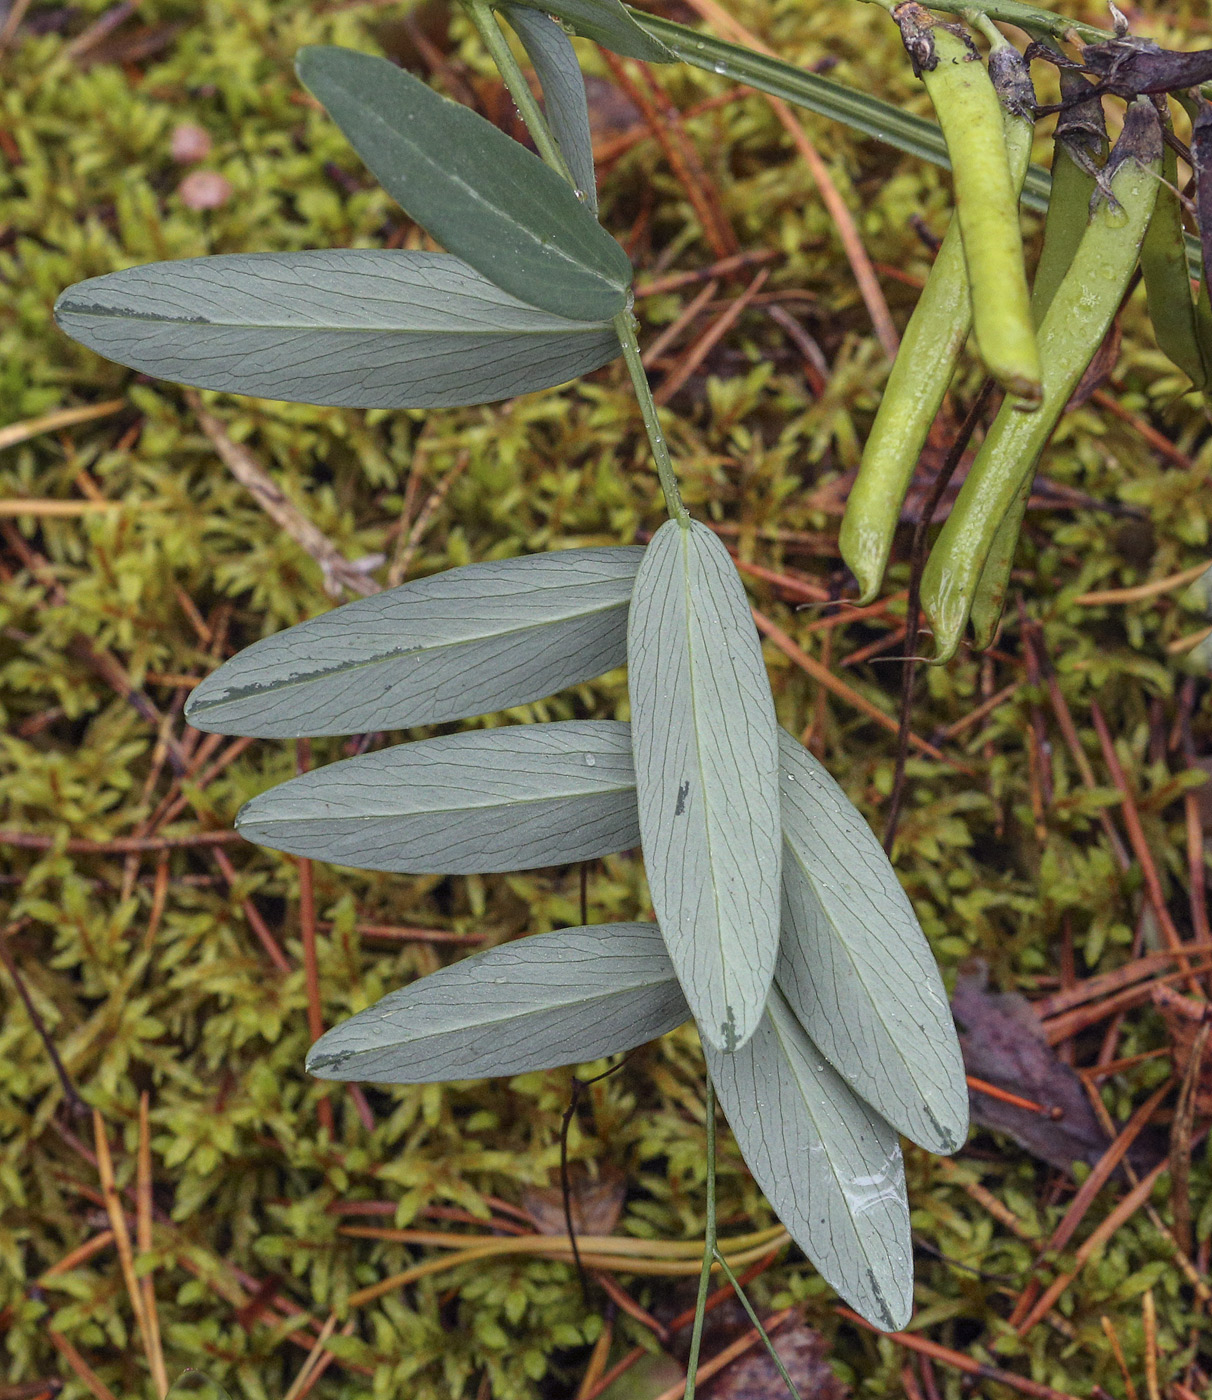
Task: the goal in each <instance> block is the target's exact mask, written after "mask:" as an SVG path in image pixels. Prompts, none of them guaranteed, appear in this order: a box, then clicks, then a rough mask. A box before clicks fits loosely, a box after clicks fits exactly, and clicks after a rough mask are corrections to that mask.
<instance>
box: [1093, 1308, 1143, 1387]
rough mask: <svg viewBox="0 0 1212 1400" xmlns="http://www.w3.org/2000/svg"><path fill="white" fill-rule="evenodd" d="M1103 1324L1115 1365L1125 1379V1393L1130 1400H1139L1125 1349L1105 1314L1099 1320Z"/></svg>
mask: <svg viewBox="0 0 1212 1400" xmlns="http://www.w3.org/2000/svg"><path fill="white" fill-rule="evenodd" d="M1099 1321H1100V1322H1101V1323H1102V1328H1103V1332H1104V1334H1105V1335H1106V1338H1107V1342H1108V1344H1109V1345H1110V1347H1111V1354H1112V1356H1114V1357H1115V1364H1116V1365H1117V1366H1118V1367H1119V1373H1120V1375H1121V1376H1122V1377H1123V1378H1124V1393H1125V1395H1126V1396H1127V1397H1128V1400H1137V1397H1136V1387H1135V1386H1134V1385H1133V1384H1132V1373H1131V1372H1130V1371H1129V1370H1128V1363H1127V1361H1126V1360H1125V1358H1124V1349H1123V1347H1122V1346H1121V1345H1120V1341H1119V1334H1118V1333H1117V1332H1116V1330H1115V1327H1114V1326H1113V1324H1112V1322H1111V1319H1110V1318H1109V1317H1108V1316H1107V1315H1106V1313H1104V1314H1103V1315H1102V1317H1101V1318H1100V1319H1099Z"/></svg>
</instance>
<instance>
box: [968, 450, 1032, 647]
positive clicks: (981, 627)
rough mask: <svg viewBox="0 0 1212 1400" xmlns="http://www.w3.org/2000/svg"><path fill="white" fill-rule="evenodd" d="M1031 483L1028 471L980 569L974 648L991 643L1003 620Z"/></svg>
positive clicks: (989, 645) (974, 607) (976, 600)
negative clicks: (983, 565)
mask: <svg viewBox="0 0 1212 1400" xmlns="http://www.w3.org/2000/svg"><path fill="white" fill-rule="evenodd" d="M1034 484H1035V473H1034V472H1033V471H1032V472H1028V473H1027V475H1026V476H1025V477H1024V478H1023V484H1022V485H1021V486H1020V487H1019V490H1018V495H1017V496H1015V498H1014V502H1013V504H1012V505H1011V507H1010V509H1009V510H1008V511H1007V512H1006V516H1005V519H1004V520H1003V521H1002V523H1001V524H1000V525H999V526H998V527H997V534H996V535H994V537H993V545H992V547H991V548H990V550H989V558H988V559H987V560H986V561H985V567H984V568H983V569H982V570H981V577H980V582H979V583H978V584H977V585H976V596H975V597H974V598H973V600H972V645H973V646H974V647H975V648H976V649H977V651H984V650H985V649H986V648H987V647H991V646H992V645H993V638H994V636H995V635H996V633H997V624H998V623H999V622H1000V621H1001V620H1002V609H1003V608H1004V607H1005V606H1006V594H1007V593H1008V592H1009V590H1010V571H1011V570H1012V569H1013V567H1014V555H1015V551H1016V550H1017V549H1018V537H1019V535H1020V534H1021V533H1022V529H1023V517H1024V516H1025V515H1026V514H1027V502H1028V501H1029V500H1030V499H1031V488H1032V486H1034Z"/></svg>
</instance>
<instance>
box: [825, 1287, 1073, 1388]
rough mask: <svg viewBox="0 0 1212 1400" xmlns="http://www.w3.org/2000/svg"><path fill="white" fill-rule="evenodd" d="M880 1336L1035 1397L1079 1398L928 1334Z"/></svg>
mask: <svg viewBox="0 0 1212 1400" xmlns="http://www.w3.org/2000/svg"><path fill="white" fill-rule="evenodd" d="M834 1311H835V1312H836V1313H837V1315H838V1316H839V1317H844V1318H845V1319H846V1321H847V1322H853V1323H854V1325H855V1326H856V1327H861V1328H863V1329H864V1331H867V1332H876V1331H878V1330H879V1329H878V1328H876V1327H874V1326H873V1325H872V1324H871V1323H870V1322H868V1321H867V1320H866V1319H865V1318H862V1317H860V1316H859V1315H858V1313H856V1312H852V1311H851V1309H850V1308H847V1307H844V1306H842V1305H840V1304H839V1305H838V1306H837V1307H836V1308H835V1309H834ZM881 1335H882V1336H884V1337H886V1338H887V1340H888V1341H890V1342H893V1343H894V1344H895V1345H896V1346H901V1347H906V1348H908V1350H910V1351H915V1352H917V1353H918V1355H919V1356H923V1357H932V1358H933V1359H934V1360H935V1361H941V1362H942V1363H943V1365H944V1366H951V1367H954V1369H955V1370H957V1371H962V1372H963V1373H964V1374H965V1375H968V1376H978V1377H979V1378H980V1379H982V1380H989V1381H996V1382H997V1383H998V1384H999V1385H1004V1386H1007V1387H1009V1389H1011V1390H1017V1391H1018V1393H1019V1394H1020V1395H1030V1396H1031V1397H1033V1400H1077V1397H1076V1396H1074V1395H1068V1394H1066V1393H1065V1392H1064V1391H1063V1390H1054V1389H1053V1388H1052V1387H1051V1386H1050V1385H1041V1384H1040V1382H1039V1381H1032V1380H1028V1379H1027V1377H1026V1376H1016V1375H1015V1374H1014V1372H1013V1371H1003V1370H1002V1369H1001V1367H1000V1366H990V1365H989V1364H988V1363H987V1362H984V1361H978V1360H977V1359H976V1357H974V1356H966V1355H965V1354H964V1353H963V1352H961V1351H953V1350H952V1349H951V1348H950V1347H945V1346H943V1345H942V1344H941V1343H939V1342H934V1341H931V1340H930V1338H929V1337H919V1336H918V1335H917V1334H916V1333H915V1332H884V1333H881Z"/></svg>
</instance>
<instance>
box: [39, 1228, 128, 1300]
mask: <svg viewBox="0 0 1212 1400" xmlns="http://www.w3.org/2000/svg"><path fill="white" fill-rule="evenodd" d="M113 1242H114V1232H113V1231H112V1230H102V1231H101V1232H100V1233H99V1234H96V1235H94V1236H93V1237H92V1239H91V1240H85V1241H84V1243H83V1244H80V1245H77V1246H76V1248H75V1249H73V1250H70V1251H69V1252H68V1253H67V1254H65V1255H64V1256H63V1258H62V1259H58V1260H56V1261H55V1263H53V1264H52V1265H51V1266H50V1268H49V1269H45V1270H43V1272H42V1273H41V1274H40V1275H39V1276H38V1286H39V1287H40V1288H41V1287H43V1286H44V1285H45V1284H46V1283H48V1282H49V1281H50V1280H51V1279H53V1278H55V1277H56V1276H57V1275H58V1274H66V1273H68V1272H69V1271H70V1270H72V1269H74V1268H75V1267H76V1266H77V1265H78V1264H83V1263H86V1262H87V1261H88V1260H89V1259H91V1258H92V1257H93V1255H94V1254H100V1253H101V1251H102V1250H105V1249H108V1248H109V1247H110V1245H111V1244H113Z"/></svg>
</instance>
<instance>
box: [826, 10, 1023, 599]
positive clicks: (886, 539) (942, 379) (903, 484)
mask: <svg viewBox="0 0 1212 1400" xmlns="http://www.w3.org/2000/svg"><path fill="white" fill-rule="evenodd" d="M994 33H995V34H996V33H997V31H996V30H995V31H994ZM997 38H998V40H1000V44H997V45H995V46H994V49H993V51H992V52H991V54H990V58H989V66H990V69H991V71H993V72H994V87H995V88H996V90H997V93H998V96H999V98H1000V99H1001V101H1002V104H1003V106H1002V119H1003V125H1004V129H1005V141H1006V151H1007V155H1008V158H1009V162H1010V173H1011V178H1012V179H1013V181H1014V188H1015V191H1016V192H1017V191H1019V190H1021V189H1022V185H1023V181H1024V179H1025V178H1026V175H1027V166H1028V164H1029V163H1030V160H1031V138H1032V135H1033V134H1034V130H1035V127H1034V120H1033V117H1032V116H1031V114H1030V113H1031V107H1030V105H1028V104H1029V103H1030V102H1033V101H1034V96H1035V94H1034V92H1033V90H1032V89H1031V78H1030V75H1029V74H1028V71H1027V65H1026V63H1025V62H1024V61H1023V57H1022V55H1021V54H1020V53H1019V52H1018V50H1017V49H1016V48H1015V47H1014V46H1013V45H1012V44H1010V43H1009V42H1007V40H1005V39H1003V38H1002V36H1001V35H1000V34H997ZM1024 83H1025V84H1026V87H1025V88H1024ZM1028 94H1029V97H1028ZM971 328H972V299H971V296H970V294H969V290H968V269H967V267H966V266H965V264H964V249H963V242H962V240H961V238H960V229H959V223H958V221H957V220H956V219H952V221H951V226H950V227H949V228H948V230H947V233H946V235H945V236H944V238H943V241H942V244H941V246H940V247H939V250H938V253H937V254H936V256H935V259H934V266H933V267H932V268H931V269H930V276H929V277H928V278H927V279H926V285H925V287H923V288H922V294H921V296H920V297H919V298H918V302H917V305H916V306H915V307H914V309H913V315H912V316H910V318H909V324H908V325H907V326H906V327H905V334H904V336H903V338H902V340H901V348H900V350H899V352H898V353H897V357H896V360H895V361H894V362H893V365H892V370H891V372H890V373H889V375H888V382H887V384H886V385H885V386H884V392H883V395H882V397H881V399H880V406H879V409H878V410H877V412H876V415H875V421H874V422H873V423H872V425H871V431H870V433H869V434H868V435H867V442H866V444H865V446H864V448H863V459H862V462H861V463H860V465H859V471H858V476H857V478H856V479H855V482H854V485H853V486H852V487H851V489H850V497H849V499H848V500H847V502H846V514H845V516H844V518H843V520H842V529H841V534H840V535H839V538H838V546H839V548H840V549H841V553H842V558H843V559H844V560H845V562H846V564H847V565H848V567H849V569H850V571H851V573H853V574H854V576H855V578H856V579H857V580H858V585H859V592H860V598H859V602H860V603H869V602H871V600H872V599H873V598H874V597H875V596H876V594H877V593H878V592H879V589H880V585H881V584H882V583H883V580H884V570H885V569H886V568H887V566H888V556H889V554H890V553H891V551H892V540H893V536H894V535H895V533H896V526H897V521H898V519H899V518H900V509H901V503H902V502H903V501H904V499H905V493H906V491H907V490H908V489H909V483H910V481H911V480H912V478H913V473H914V471H915V470H916V468H917V463H918V458H919V457H920V456H921V452H922V447H923V445H924V444H925V441H926V434H927V433H928V432H929V431H930V425H931V423H933V422H934V419H935V415H936V414H937V413H938V411H939V408H940V406H941V405H942V402H943V396H944V395H945V394H946V392H947V386H948V384H950V382H951V377H952V375H953V374H954V372H955V366H956V363H957V361H958V360H959V357H960V352H961V351H962V350H963V348H964V343H965V341H966V340H967V339H968V332H969V331H970V330H971Z"/></svg>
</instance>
